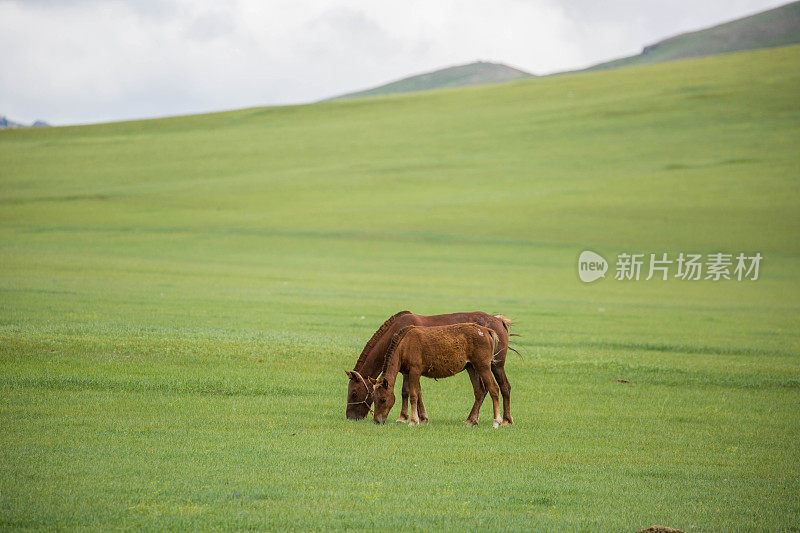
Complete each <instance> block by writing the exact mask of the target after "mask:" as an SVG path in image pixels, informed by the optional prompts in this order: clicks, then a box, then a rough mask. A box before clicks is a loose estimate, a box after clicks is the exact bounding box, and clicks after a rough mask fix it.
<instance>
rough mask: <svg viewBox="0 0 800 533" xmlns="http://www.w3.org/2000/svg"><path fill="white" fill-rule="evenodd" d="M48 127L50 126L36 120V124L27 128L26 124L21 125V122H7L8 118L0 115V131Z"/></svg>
mask: <svg viewBox="0 0 800 533" xmlns="http://www.w3.org/2000/svg"><path fill="white" fill-rule="evenodd" d="M49 125H50V124H48V123H47V122H45V121H44V120H37V121H36V122H34V123H33V124H31V125H30V126H28V125H27V124H23V123H22V122H14V121H13V120H9V118H8V117H4V116H3V115H0V130H10V129H16V128H41V127H45V126H49Z"/></svg>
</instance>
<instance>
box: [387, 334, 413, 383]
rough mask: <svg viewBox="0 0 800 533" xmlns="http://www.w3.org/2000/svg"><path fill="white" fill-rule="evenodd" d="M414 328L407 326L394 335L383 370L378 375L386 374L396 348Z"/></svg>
mask: <svg viewBox="0 0 800 533" xmlns="http://www.w3.org/2000/svg"><path fill="white" fill-rule="evenodd" d="M413 327H414V326H406V327H404V328H403V329H401V330H400V331H398V332H397V333H395V334H394V336H393V337H392V342H390V343H389V347H388V348H386V355H385V356H384V357H383V368H381V373H380V374H378V375H383V373H384V372H386V367H387V366H389V359H391V358H392V354H394V350H395V348H397V345H398V344H400V341H401V340H403V337H405V336H406V333H408V331H409V330H410V329H412V328H413Z"/></svg>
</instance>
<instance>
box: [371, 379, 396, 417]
mask: <svg viewBox="0 0 800 533" xmlns="http://www.w3.org/2000/svg"><path fill="white" fill-rule="evenodd" d="M369 380H370V382H372V386H373V393H372V399H373V401H374V402H375V412H374V414H373V417H372V419H373V420H374V421H375V423H376V424H384V423H386V417H387V416H389V411H391V410H392V406H394V401H395V397H394V384H390V383H389V381H388V380H387V379H386V377H384V376H381V377H379V378H378V379H377V380H374V379H372V378H369Z"/></svg>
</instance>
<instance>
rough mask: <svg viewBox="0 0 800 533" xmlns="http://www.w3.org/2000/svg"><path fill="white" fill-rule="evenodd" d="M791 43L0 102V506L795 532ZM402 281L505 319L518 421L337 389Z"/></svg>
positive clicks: (795, 202)
mask: <svg viewBox="0 0 800 533" xmlns="http://www.w3.org/2000/svg"><path fill="white" fill-rule="evenodd" d="M798 66H800V47H798V46H795V47H786V48H779V49H772V50H765V51H757V52H748V53H740V54H732V55H725V56H719V57H714V58H704V59H698V60H690V61H681V62H673V63H668V64H662V65H654V66H647V67H634V68H628V69H620V70H615V71H603V72H595V73H584V74H574V75H567V76H558V77H549V78H543V79H535V80H524V81H519V82H513V83H508V84H503V85H495V86H485V87H477V88H470V89H458V90H446V91H437V92H432V93H420V94H416V95H407V96H392V97H380V98H373V99H364V100H349V101H348V100H344V101H328V102H322V103H318V104H313V105H306V106H293V107H276V108H257V109H245V110H241V111H234V112H226V113H219V114H209V115H202V116H189V117H178V118H168V119H162V120H150V121H140V122H128V123H116V124H103V125H92V126H82V127H63V128H49V129H28V130H15V131H3V132H0V191H1V192H2V194H1V195H0V291H1V293H0V294H2V296H0V428H2V431H0V529H13V528H26V529H28V528H30V529H48V530H52V529H91V530H110V529H189V530H209V529H278V530H308V529H322V528H331V529H346V528H350V529H355V530H367V529H369V530H375V529H377V530H381V531H384V530H406V531H408V530H411V531H413V530H448V529H456V528H457V529H460V530H473V531H482V530H539V531H555V530H587V531H605V530H608V531H634V530H636V529H641V528H644V527H647V526H650V525H652V524H663V525H668V526H672V527H677V528H680V529H683V530H686V531H731V530H763V531H780V530H789V531H797V530H798V528H800V446H798V442H799V441H800V415H799V414H798V412H799V408H800V334H799V333H800V331H799V330H798V324H800V303H799V302H798V297H800V279H799V276H800V242H799V241H798V234H799V233H800V186H799V185H800V183H799V179H800V145H799V144H800V143H798V139H800V97H799V96H800V69H799V68H798ZM585 249H589V250H594V251H596V252H598V253H600V254H603V255H604V256H605V257H606V258H607V259H609V261H613V259H614V257H615V256H616V254H618V253H621V252H637V253H662V252H668V253H670V254H673V255H674V254H677V253H678V252H697V253H703V254H707V253H712V252H719V251H724V252H729V253H739V252H746V253H748V254H750V253H754V252H760V253H761V254H762V255H763V256H764V260H763V263H762V265H761V276H760V279H759V280H758V281H742V282H738V281H721V282H712V281H680V280H675V279H671V280H668V281H655V280H654V281H638V282H636V281H627V282H623V281H616V280H614V279H613V265H611V268H612V271H610V272H609V275H608V276H607V278H606V279H605V280H600V281H597V282H595V283H591V284H583V283H581V282H580V281H579V279H578V277H577V269H576V262H577V257H578V255H579V253H580V252H581V251H583V250H585ZM402 309H410V310H412V311H414V312H416V313H423V314H434V313H446V312H452V311H466V310H485V311H487V312H492V313H504V314H506V315H508V316H509V317H511V318H512V319H513V320H514V321H515V326H514V328H513V330H512V331H514V332H516V333H520V334H522V335H523V336H522V337H519V338H515V342H516V347H517V348H518V349H519V350H520V351H521V352H522V357H518V356H517V355H515V354H513V353H510V354H509V359H508V363H507V365H506V369H507V372H508V375H509V379H510V380H511V384H512V387H513V389H512V395H513V406H512V410H513V414H514V418H515V425H514V426H513V427H509V428H501V429H499V430H494V429H492V427H491V409H490V402H488V401H487V402H486V403H484V407H483V411H482V417H481V426H480V427H478V428H466V427H464V426H463V425H462V420H463V419H464V418H465V417H466V415H467V413H468V411H469V409H470V407H471V405H472V389H471V386H470V385H469V380H468V378H467V376H466V375H458V376H456V377H453V378H450V379H446V380H439V381H438V382H435V381H433V380H423V383H422V386H423V389H424V391H425V400H426V401H425V403H426V405H427V407H428V411H429V414H430V416H431V422H430V424H429V425H427V426H424V427H418V428H409V427H406V426H404V425H399V424H387V425H386V426H375V425H374V424H372V422H371V421H369V420H366V421H360V422H350V421H347V420H345V417H344V407H345V387H346V382H347V379H346V377H345V375H344V372H343V369H346V368H352V365H353V364H354V363H355V360H356V358H357V356H358V354H359V352H360V350H361V348H362V347H363V345H364V343H365V342H366V341H367V339H368V338H369V337H370V335H371V334H372V332H373V331H374V330H375V329H376V328H377V327H378V326H379V325H380V324H381V323H382V322H383V320H384V319H385V318H386V317H388V316H390V315H391V314H393V313H395V312H397V311H399V310H402ZM617 379H625V380H628V381H629V382H630V383H627V384H626V383H620V382H617V381H615V380H617ZM397 393H398V396H399V386H398V390H397ZM398 412H399V402H398V406H396V407H395V408H394V410H393V411H392V413H391V415H390V416H392V417H393V418H392V419H394V417H396V416H397V414H398Z"/></svg>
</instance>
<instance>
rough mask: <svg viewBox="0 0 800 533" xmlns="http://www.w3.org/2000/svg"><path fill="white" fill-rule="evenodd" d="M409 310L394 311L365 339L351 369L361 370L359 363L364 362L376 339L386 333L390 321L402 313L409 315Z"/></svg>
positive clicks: (390, 323)
mask: <svg viewBox="0 0 800 533" xmlns="http://www.w3.org/2000/svg"><path fill="white" fill-rule="evenodd" d="M410 314H411V311H400V312H399V313H395V314H393V315H392V316H390V317H389V319H388V320H386V322H384V323H383V325H382V326H381V327H379V328H378V329H377V330H376V331H375V333H373V334H372V337H370V339H369V340H368V341H367V344H366V345H365V346H364V349H363V350H362V351H361V355H359V356H358V361H356V366H355V367H353V370H356V371H359V370H361V365H363V364H364V361H365V360H366V359H367V354H369V352H370V351H371V350H372V347H373V346H375V343H377V342H378V339H380V338H381V337H383V334H384V333H386V330H387V329H389V327H390V326H391V325H392V323H393V322H394V321H395V320H397V317H399V316H403V315H410Z"/></svg>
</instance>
